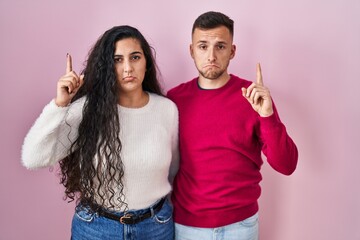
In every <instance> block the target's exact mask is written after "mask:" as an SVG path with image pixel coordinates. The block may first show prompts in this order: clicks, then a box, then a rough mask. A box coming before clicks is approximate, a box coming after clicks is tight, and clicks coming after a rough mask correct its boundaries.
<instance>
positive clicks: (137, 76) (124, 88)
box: [114, 38, 146, 93]
mask: <svg viewBox="0 0 360 240" xmlns="http://www.w3.org/2000/svg"><path fill="white" fill-rule="evenodd" d="M114 62H115V71H116V76H117V80H118V83H119V87H120V91H121V92H122V93H137V92H142V91H143V89H142V82H143V80H144V76H145V72H146V59H145V55H144V52H143V50H142V48H141V45H140V42H139V41H138V40H137V39H135V38H125V39H122V40H119V41H117V42H116V48H115V53H114Z"/></svg>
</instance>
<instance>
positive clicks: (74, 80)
mask: <svg viewBox="0 0 360 240" xmlns="http://www.w3.org/2000/svg"><path fill="white" fill-rule="evenodd" d="M83 83H84V75H81V76H80V77H79V76H78V75H77V74H76V73H75V72H74V71H73V70H72V59H71V56H70V54H67V55H66V73H65V75H64V76H62V77H61V78H60V79H59V81H58V83H57V90H56V98H55V104H56V105H58V106H59V107H65V106H67V105H69V103H70V102H71V99H72V98H73V97H74V96H75V94H76V92H77V91H78V90H79V88H80V87H81V86H82V84H83Z"/></svg>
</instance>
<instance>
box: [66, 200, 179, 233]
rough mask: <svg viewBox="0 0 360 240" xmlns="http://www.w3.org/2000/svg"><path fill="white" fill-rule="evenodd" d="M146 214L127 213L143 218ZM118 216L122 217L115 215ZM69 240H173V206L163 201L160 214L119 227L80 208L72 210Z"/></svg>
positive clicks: (115, 222) (117, 223) (112, 221)
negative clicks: (73, 212)
mask: <svg viewBox="0 0 360 240" xmlns="http://www.w3.org/2000/svg"><path fill="white" fill-rule="evenodd" d="M145 211H146V209H144V210H137V211H129V212H128V213H132V214H142V213H144V212H145ZM118 214H119V216H121V215H122V213H121V212H118ZM71 239H72V240H117V239H119V240H141V239H144V240H151V239H156V240H172V239H174V222H173V219H172V205H170V203H169V201H168V200H167V199H166V200H165V202H164V204H163V206H162V208H161V210H160V211H159V212H157V213H156V214H153V216H151V217H150V218H147V219H145V220H143V221H141V222H139V223H136V224H121V223H120V222H119V221H115V220H112V219H108V218H105V217H103V216H99V215H98V214H97V213H90V212H89V209H88V208H86V207H83V206H81V205H79V206H77V207H76V209H75V214H74V217H73V220H72V226H71Z"/></svg>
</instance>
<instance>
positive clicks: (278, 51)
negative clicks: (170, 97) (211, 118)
mask: <svg viewBox="0 0 360 240" xmlns="http://www.w3.org/2000/svg"><path fill="white" fill-rule="evenodd" d="M191 2H192V3H191V4H190V3H184V1H165V0H152V1H145V0H144V1H142V2H140V1H127V2H125V1H119V0H118V1H115V0H112V1H111V0H107V1H91V0H78V1H70V0H63V1H48V0H38V1H26V0H23V1H21V0H0V34H1V37H0V43H1V44H0V68H1V71H0V81H1V85H0V86H1V94H0V110H1V117H0V120H1V124H0V130H1V131H0V133H1V134H0V141H1V142H0V143H1V144H0V147H1V160H0V192H1V197H0V239H1V240H21V239H40V240H42V239H44V240H48V239H52V240H62V239H69V237H70V224H71V218H72V214H73V208H74V205H73V203H71V204H67V202H66V201H63V187H62V186H61V185H59V184H58V182H59V178H58V177H57V175H56V169H57V168H55V169H54V171H52V172H51V171H49V169H42V170H38V171H28V170H26V169H25V168H23V167H22V166H21V164H20V151H21V145H22V142H23V139H24V136H25V134H26V132H27V131H28V129H29V128H30V126H31V124H32V123H33V122H34V120H35V119H36V117H37V116H38V115H39V114H40V112H41V109H42V108H43V106H44V105H45V104H46V103H48V102H49V101H50V100H51V99H52V98H53V97H54V96H55V92H56V82H57V80H58V78H59V77H60V76H61V75H62V74H63V73H64V71H65V55H66V53H67V52H70V53H71V54H72V55H73V59H74V60H73V61H74V69H75V70H77V71H79V70H80V69H81V66H82V63H83V61H84V59H85V58H86V55H87V52H88V50H89V48H90V46H91V45H92V44H93V43H94V42H95V40H96V39H97V38H98V37H99V36H100V34H102V33H103V32H104V31H105V30H107V29H108V28H110V27H112V26H114V25H121V24H129V25H133V26H135V27H137V28H139V30H140V31H142V33H143V34H144V35H145V36H146V37H147V39H148V40H149V41H150V43H151V44H152V45H153V46H154V47H155V48H156V50H157V61H158V64H159V66H160V68H161V70H162V75H163V78H164V88H165V89H166V90H167V89H169V88H170V87H173V86H175V85H177V84H179V83H181V82H183V81H187V80H189V79H190V78H192V77H194V76H195V75H196V74H197V73H196V71H195V67H194V64H193V62H192V59H191V58H190V56H189V51H188V48H189V43H190V31H191V27H192V23H193V21H194V20H195V18H196V17H197V16H198V15H199V14H201V13H203V12H205V11H208V10H216V11H222V12H224V13H226V14H227V15H229V16H230V17H231V18H233V19H234V20H235V43H236V45H237V54H236V57H235V59H234V60H232V62H231V65H230V70H231V72H232V73H234V74H237V75H239V76H242V77H244V78H247V79H252V80H253V79H254V78H255V64H256V63H257V62H261V64H262V69H263V75H264V82H265V84H266V85H267V86H268V87H269V88H270V90H271V92H272V96H273V98H274V100H275V102H276V103H277V107H278V109H279V113H280V116H281V118H282V120H283V122H284V123H285V124H286V126H287V129H288V132H289V133H290V135H291V136H292V138H293V139H294V141H295V142H296V143H297V146H298V148H299V152H300V158H299V165H298V168H297V170H296V172H295V173H294V174H293V175H292V176H290V177H286V176H282V175H280V174H278V173H276V172H275V171H273V170H272V169H270V167H269V165H268V164H267V163H265V164H264V167H263V170H262V172H263V176H264V180H263V181H262V183H261V185H262V187H263V193H262V197H261V199H260V204H261V205H260V206H261V210H260V220H261V222H260V228H261V230H260V234H261V236H260V237H261V239H264V240H304V239H306V240H307V239H321V240H335V239H336V240H338V239H351V240H352V239H356V240H357V239H360V229H359V226H360V188H359V186H358V184H359V183H360V177H359V169H360V158H359V154H358V152H357V150H358V149H359V147H360V140H359V133H360V128H359V122H360V107H359V103H360V94H359V88H360V83H359V82H360V78H359V76H360V14H359V13H360V1H358V0H346V1H343V0H301V1H288V0H274V1H261V0H252V1H245V0H233V1H231V0H224V1H215V0H211V1H210V0H197V1H191Z"/></svg>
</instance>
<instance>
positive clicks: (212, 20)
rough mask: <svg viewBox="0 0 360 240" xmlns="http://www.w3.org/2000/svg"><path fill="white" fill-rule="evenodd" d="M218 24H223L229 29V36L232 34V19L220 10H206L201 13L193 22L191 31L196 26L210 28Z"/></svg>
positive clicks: (218, 25)
mask: <svg viewBox="0 0 360 240" xmlns="http://www.w3.org/2000/svg"><path fill="white" fill-rule="evenodd" d="M220 26H225V27H226V28H227V29H229V31H230V34H231V36H233V35H234V21H233V20H232V19H231V18H229V17H228V16H226V15H225V14H223V13H221V12H213V11H210V12H206V13H203V14H201V15H200V16H199V17H198V18H197V19H196V20H195V22H194V24H193V28H192V33H194V31H195V29H196V28H200V29H205V30H207V29H212V28H216V27H220Z"/></svg>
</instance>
